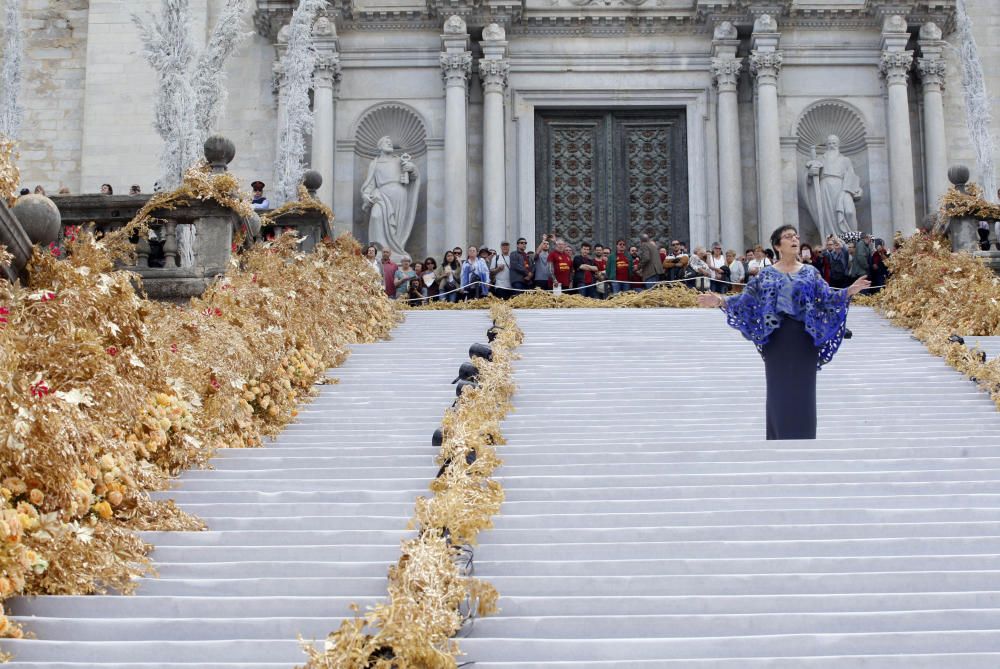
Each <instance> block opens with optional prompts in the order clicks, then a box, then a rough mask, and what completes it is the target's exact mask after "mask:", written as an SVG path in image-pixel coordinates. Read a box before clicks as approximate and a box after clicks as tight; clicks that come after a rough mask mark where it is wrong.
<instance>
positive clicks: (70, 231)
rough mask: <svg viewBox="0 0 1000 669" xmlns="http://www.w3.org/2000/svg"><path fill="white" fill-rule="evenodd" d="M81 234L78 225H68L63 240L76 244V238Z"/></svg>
mask: <svg viewBox="0 0 1000 669" xmlns="http://www.w3.org/2000/svg"><path fill="white" fill-rule="evenodd" d="M78 234H80V226H78V225H68V226H66V229H65V230H63V238H65V239H67V240H69V241H71V242H75V241H76V236H77V235H78Z"/></svg>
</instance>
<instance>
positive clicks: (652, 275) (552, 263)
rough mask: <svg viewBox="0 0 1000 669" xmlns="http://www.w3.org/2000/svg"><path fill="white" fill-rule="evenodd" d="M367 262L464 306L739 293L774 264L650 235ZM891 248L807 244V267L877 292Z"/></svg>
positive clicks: (391, 282)
mask: <svg viewBox="0 0 1000 669" xmlns="http://www.w3.org/2000/svg"><path fill="white" fill-rule="evenodd" d="M365 254H366V258H367V260H368V263H369V264H370V265H371V268H372V270H373V271H374V272H376V273H377V274H378V275H379V276H380V277H381V278H382V280H383V281H384V285H385V292H386V294H387V295H389V297H391V298H394V299H402V300H406V301H408V302H410V303H412V304H425V303H427V302H430V301H434V300H442V301H447V302H458V301H462V300H469V299H475V298H479V297H484V296H486V295H489V294H493V295H495V296H497V297H499V298H501V299H507V298H509V297H513V296H514V295H517V294H518V293H521V292H524V291H528V290H533V289H540V290H546V291H553V292H555V293H575V294H579V295H583V296H584V297H591V298H595V299H606V298H609V297H611V296H612V295H616V294H618V293H620V292H624V291H642V290H647V289H649V288H653V287H655V286H657V285H660V284H662V283H664V282H680V283H683V284H685V285H688V286H690V287H692V288H695V289H697V290H699V291H709V290H710V291H713V292H717V293H730V292H739V291H741V290H743V287H744V286H745V285H746V283H747V282H748V281H749V280H750V279H752V278H753V277H754V276H756V275H757V274H759V273H760V271H761V270H762V269H763V268H764V267H767V266H768V265H770V264H772V263H773V262H774V253H773V251H772V250H771V249H765V248H763V247H762V246H756V247H754V248H752V249H746V250H745V251H744V252H743V253H738V252H737V251H735V250H732V249H730V250H727V251H723V248H722V245H721V244H719V243H718V242H716V243H715V244H712V246H711V248H710V249H706V248H705V247H704V246H696V247H695V248H694V250H693V251H692V252H689V251H688V248H687V245H686V244H685V243H684V242H682V241H680V240H677V239H674V240H671V242H670V244H669V245H667V246H659V245H658V244H657V243H656V241H655V240H653V239H651V238H650V237H649V236H648V235H642V236H641V237H640V239H639V241H638V243H636V244H628V243H627V242H626V241H625V240H624V239H619V240H617V241H616V242H615V246H614V248H612V247H609V246H604V245H603V244H591V243H589V242H583V243H582V244H580V248H579V250H577V249H574V248H573V247H572V246H571V245H570V244H568V243H567V242H566V241H565V240H563V239H560V238H558V237H556V236H555V235H550V234H546V235H544V236H543V237H542V241H541V242H540V243H539V244H538V246H537V247H536V248H535V249H534V250H533V251H532V250H529V249H528V243H527V240H526V239H524V238H523V237H522V238H520V239H518V240H517V242H516V246H515V248H514V249H511V245H510V242H506V241H505V242H503V243H501V244H500V248H499V249H496V250H493V249H489V248H485V247H484V248H479V247H476V246H470V247H468V248H467V249H464V250H463V249H462V248H461V247H455V248H454V249H450V250H448V251H445V252H444V254H443V256H442V257H441V259H440V261H438V260H437V259H435V258H433V257H427V258H425V259H424V260H423V261H416V262H414V260H413V259H412V258H410V257H405V256H404V257H402V258H397V259H393V257H392V254H391V252H390V251H389V250H388V249H383V250H381V251H380V250H379V249H378V248H377V247H375V246H369V247H368V248H367V249H366V251H365ZM888 255H889V251H888V249H887V248H886V246H885V243H884V242H883V241H882V240H881V239H873V238H872V236H871V235H870V234H868V233H856V234H855V235H852V236H851V238H850V241H845V240H843V239H841V238H839V237H836V236H832V235H831V236H830V237H829V238H828V239H827V240H826V243H825V245H824V247H823V248H816V249H814V248H813V247H812V246H810V245H809V244H803V245H802V262H804V263H809V264H811V265H813V266H814V267H816V269H817V270H819V272H820V274H821V275H822V276H823V278H824V279H826V281H827V283H829V284H830V285H831V286H833V287H835V288H846V287H847V286H849V285H850V284H852V283H853V282H854V281H855V279H857V278H858V277H861V276H867V277H868V278H869V279H870V280H871V282H872V286H873V288H872V289H871V290H872V291H877V290H879V289H880V287H881V286H883V285H884V284H885V280H886V278H887V277H888V274H889V271H888V268H887V266H886V259H887V258H888Z"/></svg>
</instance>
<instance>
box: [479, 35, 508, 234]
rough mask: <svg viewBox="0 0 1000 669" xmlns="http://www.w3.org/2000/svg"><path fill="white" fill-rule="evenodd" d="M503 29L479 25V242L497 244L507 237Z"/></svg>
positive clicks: (506, 69) (506, 64) (505, 79)
mask: <svg viewBox="0 0 1000 669" xmlns="http://www.w3.org/2000/svg"><path fill="white" fill-rule="evenodd" d="M505 38H506V34H505V33H504V29H503V28H501V27H500V26H499V25H497V24H496V23H491V24H490V25H488V26H486V28H484V29H483V42H482V47H483V55H484V56H485V57H484V58H481V59H480V60H479V78H480V79H481V80H482V83H483V243H484V244H486V245H487V246H489V247H490V248H499V244H500V242H501V241H504V240H505V239H506V237H507V207H506V205H507V188H506V183H507V182H506V169H507V167H506V165H507V160H506V153H505V142H504V111H503V110H504V89H505V88H506V87H507V72H508V71H509V70H510V63H509V62H508V61H507V60H505V59H504V56H506V55H507V40H506V39H505Z"/></svg>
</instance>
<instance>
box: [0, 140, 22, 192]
mask: <svg viewBox="0 0 1000 669" xmlns="http://www.w3.org/2000/svg"><path fill="white" fill-rule="evenodd" d="M16 158H17V145H16V144H15V143H14V141H13V140H9V139H7V138H6V137H0V200H3V201H5V202H6V203H7V204H8V205H10V206H13V204H14V201H15V200H16V199H17V189H18V185H19V184H20V183H21V171H20V170H19V169H18V168H17V164H16Z"/></svg>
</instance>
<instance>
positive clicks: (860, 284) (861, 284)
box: [847, 276, 872, 297]
mask: <svg viewBox="0 0 1000 669" xmlns="http://www.w3.org/2000/svg"><path fill="white" fill-rule="evenodd" d="M871 287H872V282H871V281H869V280H868V277H866V276H862V277H859V278H858V280H857V281H855V282H854V283H852V284H851V285H850V287H849V288H848V289H847V296H848V297H854V296H855V295H857V294H858V293H860V292H861V291H862V290H864V289H865V288H871Z"/></svg>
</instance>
